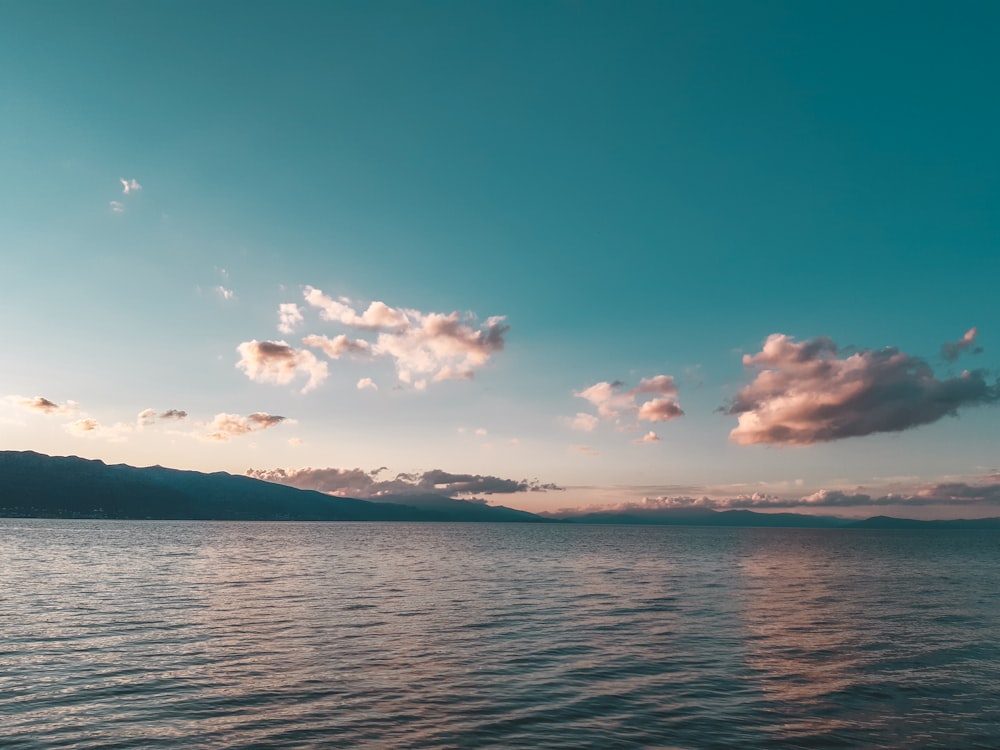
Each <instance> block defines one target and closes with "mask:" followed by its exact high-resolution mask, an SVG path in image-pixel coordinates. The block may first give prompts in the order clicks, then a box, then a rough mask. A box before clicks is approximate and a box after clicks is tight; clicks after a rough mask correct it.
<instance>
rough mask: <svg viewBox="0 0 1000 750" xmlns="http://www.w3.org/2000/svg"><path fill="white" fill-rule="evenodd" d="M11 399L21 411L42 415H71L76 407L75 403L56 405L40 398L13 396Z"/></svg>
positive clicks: (68, 402)
mask: <svg viewBox="0 0 1000 750" xmlns="http://www.w3.org/2000/svg"><path fill="white" fill-rule="evenodd" d="M12 398H13V400H14V403H15V404H17V405H18V406H20V407H21V408H22V409H28V410H30V411H39V412H41V413H42V414H72V413H73V412H74V411H76V407H77V404H76V402H75V401H67V402H66V403H65V404H57V403H56V402H55V401H49V400H48V399H47V398H44V397H42V396H35V397H34V398H24V397H23V396H13V397H12Z"/></svg>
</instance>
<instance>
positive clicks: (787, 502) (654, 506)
mask: <svg viewBox="0 0 1000 750" xmlns="http://www.w3.org/2000/svg"><path fill="white" fill-rule="evenodd" d="M975 505H1000V482H997V481H996V480H995V478H991V477H984V478H983V481H981V482H939V483H929V484H924V485H918V486H916V487H913V488H911V489H910V490H909V491H907V492H889V493H877V494H872V493H868V492H864V491H863V490H862V489H861V488H858V489H855V490H852V491H846V492H845V491H843V490H826V489H822V490H818V491H816V492H812V493H810V494H808V495H802V496H797V497H794V496H793V497H787V496H780V495H774V494H770V493H765V492H754V493H745V494H738V495H734V496H731V497H708V496H687V495H678V496H669V495H666V496H656V497H644V498H643V499H642V500H641V501H639V502H626V503H619V504H615V505H606V506H599V507H598V506H591V507H587V508H577V509H568V510H567V513H571V514H579V513H585V512H591V511H594V510H615V511H626V512H652V511H657V510H671V509H684V508H705V509H711V510H741V509H742V510H753V509H756V510H760V509H763V510H789V509H793V508H798V509H804V508H866V507H867V508H873V509H874V508H880V507H886V506H910V507H923V506H961V507H967V506H975Z"/></svg>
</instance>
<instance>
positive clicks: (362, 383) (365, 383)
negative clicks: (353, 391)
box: [358, 378, 378, 391]
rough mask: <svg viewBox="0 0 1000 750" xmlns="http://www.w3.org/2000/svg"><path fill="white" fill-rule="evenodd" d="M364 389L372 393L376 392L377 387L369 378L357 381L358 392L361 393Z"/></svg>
mask: <svg viewBox="0 0 1000 750" xmlns="http://www.w3.org/2000/svg"><path fill="white" fill-rule="evenodd" d="M366 388H368V389H371V390H373V391H377V390H378V386H377V385H375V382H374V381H373V380H372V379H371V378H361V380H359V381H358V390H359V391H363V390H365V389H366Z"/></svg>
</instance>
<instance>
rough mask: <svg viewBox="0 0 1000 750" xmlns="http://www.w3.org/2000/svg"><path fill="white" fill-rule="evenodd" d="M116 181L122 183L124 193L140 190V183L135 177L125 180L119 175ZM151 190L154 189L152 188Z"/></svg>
mask: <svg viewBox="0 0 1000 750" xmlns="http://www.w3.org/2000/svg"><path fill="white" fill-rule="evenodd" d="M118 181H119V182H120V183H121V184H122V193H124V194H125V195H128V194H129V193H132V192H138V191H140V190H142V185H140V184H139V183H138V181H136V180H135V179H131V180H126V179H125V178H124V177H121V178H119V179H118ZM153 192H156V191H155V190H154V191H153Z"/></svg>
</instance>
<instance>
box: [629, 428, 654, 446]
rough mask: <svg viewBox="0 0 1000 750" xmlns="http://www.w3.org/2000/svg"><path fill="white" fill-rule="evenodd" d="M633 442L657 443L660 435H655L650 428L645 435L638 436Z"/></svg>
mask: <svg viewBox="0 0 1000 750" xmlns="http://www.w3.org/2000/svg"><path fill="white" fill-rule="evenodd" d="M633 442H636V443H658V442H660V436H659V435H657V434H656V433H655V432H653V431H652V430H650V431H649V432H647V433H646V434H645V435H643V436H642V437H641V438H639V439H638V440H635V441H633Z"/></svg>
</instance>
